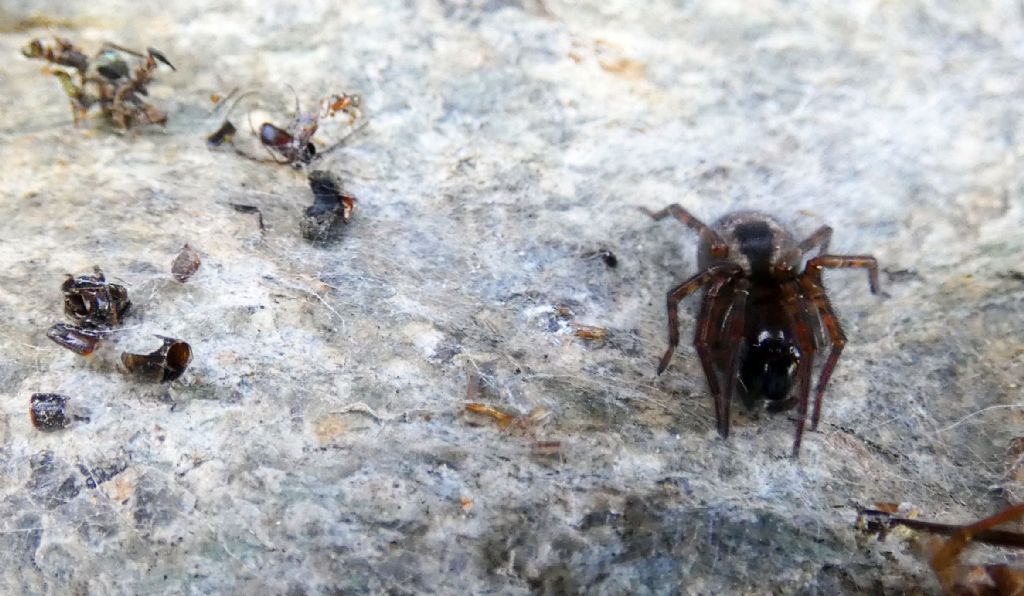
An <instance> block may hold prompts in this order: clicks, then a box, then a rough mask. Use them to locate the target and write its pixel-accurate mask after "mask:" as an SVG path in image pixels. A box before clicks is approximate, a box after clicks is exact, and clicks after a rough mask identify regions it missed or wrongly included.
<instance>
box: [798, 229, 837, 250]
mask: <svg viewBox="0 0 1024 596" xmlns="http://www.w3.org/2000/svg"><path fill="white" fill-rule="evenodd" d="M831 241H832V228H830V227H828V226H821V227H820V228H818V229H817V230H815V231H814V233H813V234H811V235H810V236H808V237H807V238H805V239H804V241H803V242H801V243H800V252H801V253H805V252H807V251H809V250H811V249H812V248H814V247H815V246H817V247H818V255H819V256H820V255H823V254H825V253H827V252H828V245H829V242H831Z"/></svg>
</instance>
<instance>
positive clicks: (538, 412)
mask: <svg viewBox="0 0 1024 596" xmlns="http://www.w3.org/2000/svg"><path fill="white" fill-rule="evenodd" d="M466 411H467V412H470V413H473V414H482V415H484V416H490V417H491V418H493V419H494V421H495V422H497V423H498V426H499V427H500V428H502V429H505V428H508V427H510V426H513V427H516V428H522V429H528V428H530V427H533V426H535V425H537V424H539V423H540V422H542V421H543V420H544V419H545V418H547V417H549V416H551V411H550V410H548V409H546V408H534V409H533V410H532V411H531V412H530V413H529V414H527V415H525V416H520V415H515V414H508V413H505V412H502V411H501V410H499V409H497V408H493V407H491V406H489V405H487V404H482V403H477V402H472V403H468V404H466Z"/></svg>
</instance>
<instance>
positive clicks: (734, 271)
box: [658, 263, 743, 375]
mask: <svg viewBox="0 0 1024 596" xmlns="http://www.w3.org/2000/svg"><path fill="white" fill-rule="evenodd" d="M742 271H743V270H742V268H740V266H739V265H736V264H735V263H723V264H720V265H714V266H711V267H708V268H707V269H705V270H704V271H701V272H700V273H698V274H697V275H694V276H693V277H691V278H690V279H688V280H686V281H684V282H683V283H681V284H679V285H678V286H676V287H674V288H672V290H670V291H669V293H668V296H667V300H666V302H667V306H668V350H666V351H665V354H664V355H663V356H662V357H661V361H660V362H659V363H658V374H659V375H660V374H661V373H663V372H665V369H666V368H667V367H668V363H669V361H670V360H672V354H673V353H674V352H675V350H676V347H677V346H678V345H679V302H680V301H682V299H683V298H686V297H687V296H689V295H690V294H692V293H694V292H696V291H697V290H699V289H700V288H702V287H704V286H705V285H707V284H708V283H710V282H712V281H714V280H717V279H721V278H731V277H733V276H735V275H738V274H739V273H741V272H742Z"/></svg>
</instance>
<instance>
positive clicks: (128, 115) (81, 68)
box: [21, 37, 176, 130]
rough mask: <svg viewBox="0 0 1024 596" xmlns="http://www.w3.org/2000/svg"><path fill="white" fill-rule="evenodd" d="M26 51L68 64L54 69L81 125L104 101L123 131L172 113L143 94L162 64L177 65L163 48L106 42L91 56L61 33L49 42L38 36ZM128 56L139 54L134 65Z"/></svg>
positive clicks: (30, 55)
mask: <svg viewBox="0 0 1024 596" xmlns="http://www.w3.org/2000/svg"><path fill="white" fill-rule="evenodd" d="M21 53H22V55H23V56H25V57H26V58H33V59H39V60H45V61H46V62H49V63H50V64H53V65H56V66H58V67H63V68H57V69H54V70H52V71H50V72H52V74H53V75H54V76H56V77H57V79H58V80H59V81H60V84H61V87H62V88H63V89H64V93H65V94H66V95H67V96H68V100H69V101H70V103H71V114H72V116H73V117H74V119H75V125H76V126H77V125H78V123H79V122H81V121H82V120H84V119H85V118H86V117H87V116H88V114H89V111H90V110H91V109H92V108H93V106H99V109H100V112H101V113H102V114H103V116H104V117H105V118H106V119H107V120H108V121H110V122H112V123H113V124H114V125H115V126H117V127H118V128H120V129H122V130H128V129H129V128H132V127H134V126H136V125H139V124H159V125H161V126H162V125H164V124H166V123H167V114H165V113H164V112H161V111H160V110H158V109H156V108H155V107H153V106H152V105H150V104H149V103H147V102H146V101H145V100H144V99H143V98H144V97H146V96H148V95H149V91H148V89H147V86H148V85H149V84H150V83H151V82H152V81H153V73H154V72H155V71H156V69H157V67H158V66H159V65H160V64H164V65H166V66H168V67H170V69H171V70H176V69H175V68H174V65H173V64H171V63H170V61H169V60H167V57H166V56H164V55H163V54H162V53H161V52H159V51H158V50H155V49H153V48H148V49H147V50H146V53H145V54H142V53H140V52H136V51H134V50H129V49H127V48H123V47H121V46H118V45H116V44H112V43H107V44H104V46H103V48H101V49H100V51H99V52H98V53H97V54H96V55H95V56H94V57H93V58H92V59H91V60H90V59H89V58H88V57H87V56H86V54H85V53H84V52H82V50H80V49H79V48H77V47H76V46H75V45H74V44H72V43H71V42H70V41H68V40H67V39H63V38H60V37H58V38H55V39H54V40H53V41H52V42H50V43H44V42H43V41H42V40H40V39H34V40H32V41H31V42H30V43H29V44H28V45H27V46H25V47H24V48H22V50H21ZM127 57H133V58H135V63H134V64H129V58H127Z"/></svg>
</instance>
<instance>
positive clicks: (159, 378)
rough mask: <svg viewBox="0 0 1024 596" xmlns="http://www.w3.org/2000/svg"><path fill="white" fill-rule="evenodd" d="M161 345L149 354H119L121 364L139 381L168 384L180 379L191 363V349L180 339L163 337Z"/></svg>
mask: <svg viewBox="0 0 1024 596" xmlns="http://www.w3.org/2000/svg"><path fill="white" fill-rule="evenodd" d="M157 337H159V338H160V339H162V340H163V342H164V343H163V345H162V346H160V348H159V349H157V350H156V351H155V352H151V353H149V354H130V353H128V352H122V353H121V362H122V363H123V364H124V366H125V368H126V369H128V372H129V373H131V374H133V375H134V376H136V377H138V378H139V379H142V380H145V381H150V382H154V383H168V382H170V381H173V380H175V379H177V378H178V377H180V376H181V375H182V374H183V373H184V372H185V369H187V368H188V365H189V363H191V362H192V347H191V346H189V345H188V344H187V343H185V342H183V341H181V340H180V339H174V338H172V337H163V336H161V335H158V336H157Z"/></svg>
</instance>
